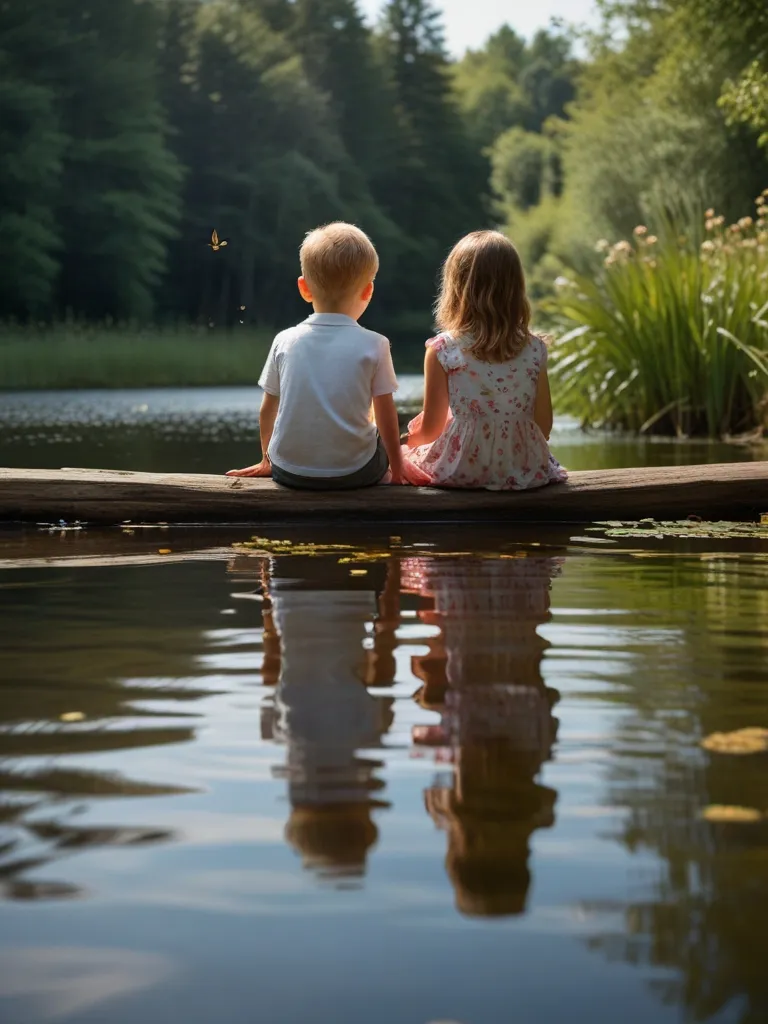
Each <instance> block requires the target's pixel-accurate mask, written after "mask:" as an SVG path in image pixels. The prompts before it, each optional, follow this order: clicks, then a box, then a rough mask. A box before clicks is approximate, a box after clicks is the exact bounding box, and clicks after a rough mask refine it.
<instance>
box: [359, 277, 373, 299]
mask: <svg viewBox="0 0 768 1024" xmlns="http://www.w3.org/2000/svg"><path fill="white" fill-rule="evenodd" d="M373 290H374V285H373V281H369V282H368V284H367V285H366V286H365V288H363V292H362V295H361V296H360V298H361V299H362V301H363V302H370V301H371V299H372V298H373Z"/></svg>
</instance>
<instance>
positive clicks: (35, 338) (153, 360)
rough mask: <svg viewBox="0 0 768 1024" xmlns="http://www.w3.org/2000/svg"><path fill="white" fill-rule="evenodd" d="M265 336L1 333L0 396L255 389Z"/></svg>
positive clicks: (111, 330)
mask: <svg viewBox="0 0 768 1024" xmlns="http://www.w3.org/2000/svg"><path fill="white" fill-rule="evenodd" d="M271 340H272V332H271V331H269V330H264V329H259V328H254V329H251V328H240V329H239V330H237V331H225V330H215V329H213V330H208V329H204V328H194V327H183V328H162V329H160V328H154V329H139V328H132V327H119V326H110V327H107V326H104V327H98V326H93V327H82V326H68V325H61V326H56V327H46V328H29V327H24V328H22V327H0V389H9V390H11V389H13V390H21V389H30V390H42V389H48V388H132V387H136V388H139V387H199V386H207V387H214V386H217V385H227V384H255V383H256V382H257V380H258V377H259V373H260V372H261V368H262V366H263V364H264V360H265V358H266V355H267V352H268V351H269V346H270V342H271Z"/></svg>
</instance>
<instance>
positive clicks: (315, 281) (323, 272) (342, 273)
mask: <svg viewBox="0 0 768 1024" xmlns="http://www.w3.org/2000/svg"><path fill="white" fill-rule="evenodd" d="M300 256H301V273H302V275H303V276H304V277H305V278H306V280H307V282H308V283H309V286H310V288H311V289H312V291H313V292H316V293H317V294H318V296H319V297H322V298H323V299H325V300H326V301H328V300H330V301H331V302H339V301H342V300H344V299H348V298H350V296H352V295H353V294H354V292H355V290H356V289H358V288H360V289H362V288H364V287H365V286H366V285H367V284H368V283H369V282H370V281H373V279H374V278H375V277H376V274H377V272H378V269H379V257H378V254H377V252H376V249H375V248H374V245H373V242H372V241H371V240H370V238H369V237H368V235H366V233H365V232H364V231H361V230H360V228H357V227H355V225H354V224H345V223H344V222H343V221H337V222H336V223H334V224H326V225H325V226H324V227H321V228H315V230H314V231H310V232H309V234H308V235H307V237H306V238H305V239H304V244H303V245H302V247H301V253H300Z"/></svg>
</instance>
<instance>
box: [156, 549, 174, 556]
mask: <svg viewBox="0 0 768 1024" xmlns="http://www.w3.org/2000/svg"><path fill="white" fill-rule="evenodd" d="M157 553H158V555H170V553H171V549H170V548H158V549H157Z"/></svg>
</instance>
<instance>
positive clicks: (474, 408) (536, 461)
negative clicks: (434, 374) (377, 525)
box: [403, 334, 567, 491]
mask: <svg viewBox="0 0 768 1024" xmlns="http://www.w3.org/2000/svg"><path fill="white" fill-rule="evenodd" d="M471 344H472V341H471V339H469V338H454V337H453V335H451V334H440V335H438V336H437V337H436V338H433V339H432V340H431V341H428V342H427V347H428V348H433V349H434V350H435V352H436V353H437V358H438V360H439V362H440V365H441V366H442V367H443V369H444V370H445V371H446V373H447V374H448V392H449V402H450V413H449V416H448V419H447V421H446V424H445V427H444V429H443V432H442V434H441V435H440V437H438V438H437V440H436V441H433V442H432V443H431V444H424V445H420V446H419V447H418V448H408V447H406V446H404V447H403V459H404V461H405V474H406V476H409V475H412V476H413V478H414V479H413V482H414V483H420V484H423V483H425V482H426V481H425V480H424V479H423V478H424V477H428V478H429V484H431V485H432V486H437V487H467V488H473V487H475V488H485V489H486V490H489V491H523V490H527V489H528V488H533V487H543V486H544V485H545V484H549V483H557V482H560V481H563V480H565V479H566V478H567V473H566V471H565V470H564V469H563V468H562V466H561V465H560V464H559V463H558V462H557V460H556V459H555V458H554V457H553V456H552V454H551V452H550V450H549V445H548V444H547V439H546V438H545V437H544V435H543V433H542V432H541V430H540V428H539V427H538V426H537V424H536V423H535V422H534V419H533V413H534V406H535V403H536V389H537V384H538V380H539V373H540V372H541V370H542V369H545V368H546V365H547V349H546V346H545V344H544V342H543V341H542V340H541V339H540V338H536V337H534V336H531V338H530V340H529V342H528V344H527V345H526V346H525V348H524V349H523V350H522V352H521V353H520V354H519V355H518V356H516V357H515V358H514V359H510V360H509V361H508V362H506V363H485V362H482V361H481V360H480V359H477V358H476V357H475V356H474V355H472V352H471V351H470V348H471ZM422 415H423V414H419V416H418V417H417V418H416V419H415V420H413V421H412V422H411V423H410V424H409V430H410V431H411V432H413V431H415V430H416V429H418V427H419V424H420V422H421V418H422Z"/></svg>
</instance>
